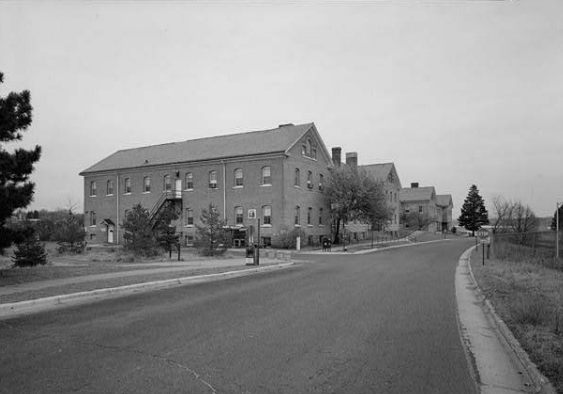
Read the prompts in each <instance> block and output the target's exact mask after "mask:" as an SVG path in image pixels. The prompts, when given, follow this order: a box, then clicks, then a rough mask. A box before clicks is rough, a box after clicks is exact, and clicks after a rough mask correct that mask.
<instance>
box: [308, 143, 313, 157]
mask: <svg viewBox="0 0 563 394" xmlns="http://www.w3.org/2000/svg"><path fill="white" fill-rule="evenodd" d="M312 153H313V144H312V143H311V140H307V154H308V155H309V156H311V155H312Z"/></svg>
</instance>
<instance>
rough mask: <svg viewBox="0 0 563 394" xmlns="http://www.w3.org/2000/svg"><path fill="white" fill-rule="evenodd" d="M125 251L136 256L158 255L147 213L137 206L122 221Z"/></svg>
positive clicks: (140, 206) (144, 209)
mask: <svg viewBox="0 0 563 394" xmlns="http://www.w3.org/2000/svg"><path fill="white" fill-rule="evenodd" d="M121 227H122V228H123V230H124V235H123V238H124V240H125V245H124V246H125V249H127V250H131V251H133V252H134V253H136V254H140V255H145V256H155V255H157V254H158V242H157V240H156V236H155V231H154V230H153V228H152V225H151V221H150V215H149V211H148V209H146V208H143V206H142V205H141V204H137V205H135V206H134V207H133V209H132V210H131V211H129V212H128V213H127V216H126V217H125V219H124V220H123V224H121Z"/></svg>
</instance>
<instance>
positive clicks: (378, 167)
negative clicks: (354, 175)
mask: <svg viewBox="0 0 563 394" xmlns="http://www.w3.org/2000/svg"><path fill="white" fill-rule="evenodd" d="M360 167H361V168H363V169H365V170H366V171H367V172H368V173H369V174H371V175H372V176H373V177H374V178H375V180H377V181H383V182H386V181H387V178H388V177H389V173H391V172H394V174H393V176H395V177H396V183H397V184H398V185H399V187H400V185H401V180H400V179H399V174H397V169H396V168H395V164H394V163H380V164H368V165H363V166H360Z"/></svg>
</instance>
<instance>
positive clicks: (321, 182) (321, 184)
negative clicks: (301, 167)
mask: <svg viewBox="0 0 563 394" xmlns="http://www.w3.org/2000/svg"><path fill="white" fill-rule="evenodd" d="M324 178H325V177H324V175H323V174H319V190H323V189H324V187H325V185H324V183H325V179H324Z"/></svg>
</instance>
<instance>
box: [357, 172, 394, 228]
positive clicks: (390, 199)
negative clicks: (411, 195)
mask: <svg viewBox="0 0 563 394" xmlns="http://www.w3.org/2000/svg"><path fill="white" fill-rule="evenodd" d="M361 167H362V168H363V169H365V170H366V171H367V172H368V174H370V175H371V176H372V177H373V178H375V180H376V181H379V182H382V183H383V187H384V190H385V199H386V201H387V206H388V207H389V209H390V210H391V218H390V220H389V223H388V224H387V227H386V228H385V230H386V231H391V232H397V231H399V229H400V216H401V215H400V214H401V212H400V209H399V208H400V202H399V193H400V191H401V180H400V179H399V175H398V174H397V169H396V168H395V164H394V163H381V164H370V165H364V166H361Z"/></svg>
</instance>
